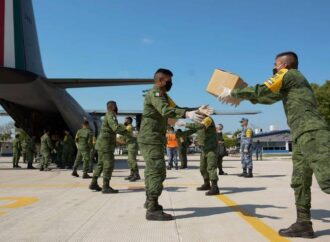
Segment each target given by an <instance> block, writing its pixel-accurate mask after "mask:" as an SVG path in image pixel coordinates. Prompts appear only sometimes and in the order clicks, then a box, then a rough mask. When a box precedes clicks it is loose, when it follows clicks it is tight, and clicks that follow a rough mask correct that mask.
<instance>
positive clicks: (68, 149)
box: [62, 130, 76, 169]
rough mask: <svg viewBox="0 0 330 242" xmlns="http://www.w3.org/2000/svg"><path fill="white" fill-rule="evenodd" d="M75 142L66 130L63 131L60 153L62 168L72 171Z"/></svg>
mask: <svg viewBox="0 0 330 242" xmlns="http://www.w3.org/2000/svg"><path fill="white" fill-rule="evenodd" d="M75 150H76V148H75V142H74V140H73V137H72V136H71V134H70V132H69V131H68V130H65V131H64V138H63V151H62V167H65V168H67V169H72V166H73V162H74V153H75Z"/></svg>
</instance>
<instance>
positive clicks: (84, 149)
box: [72, 120, 93, 179]
mask: <svg viewBox="0 0 330 242" xmlns="http://www.w3.org/2000/svg"><path fill="white" fill-rule="evenodd" d="M75 142H76V146H77V149H78V152H77V156H76V160H75V162H74V165H73V171H72V176H75V177H79V174H78V172H77V169H78V166H79V165H80V162H81V160H83V175H82V178H83V179H89V178H92V177H91V176H90V175H88V170H89V163H90V162H91V149H92V148H93V131H92V130H91V129H90V127H89V122H88V121H87V120H85V121H84V122H83V124H82V128H81V129H79V130H78V131H77V134H76V137H75Z"/></svg>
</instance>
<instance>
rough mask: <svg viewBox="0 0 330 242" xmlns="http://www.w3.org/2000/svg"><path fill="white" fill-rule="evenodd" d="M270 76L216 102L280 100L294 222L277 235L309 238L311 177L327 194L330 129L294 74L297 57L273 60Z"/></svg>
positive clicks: (302, 81)
mask: <svg viewBox="0 0 330 242" xmlns="http://www.w3.org/2000/svg"><path fill="white" fill-rule="evenodd" d="M273 73H274V76H273V77H271V78H270V79H268V80H267V81H265V82H264V84H261V85H259V84H258V85H256V86H255V87H247V88H242V89H235V90H230V89H228V90H226V91H225V92H224V93H223V94H222V95H221V96H220V99H221V100H222V101H223V102H227V101H228V99H227V98H228V97H230V96H232V97H236V98H240V99H246V100H249V101H251V102H252V103H253V104H255V103H261V104H273V103H275V102H277V101H280V100H282V101H283V106H284V110H285V114H286V116H287V120H288V125H289V127H290V128H291V132H292V136H293V137H292V138H293V157H292V160H293V173H292V182H291V187H292V188H293V189H294V192H295V200H296V208H297V221H296V222H295V223H294V224H292V225H291V226H290V227H289V228H287V229H281V230H280V231H279V234H280V235H282V236H287V237H308V238H310V237H313V236H314V231H313V226H312V222H311V215H310V208H311V185H312V175H313V173H314V174H315V177H316V180H317V181H318V184H319V186H320V187H321V189H322V191H324V192H325V193H327V194H329V193H330V159H329V157H330V128H329V125H328V124H327V123H326V122H325V120H324V119H323V118H322V117H321V114H320V113H319V112H318V111H317V103H316V99H315V95H314V93H313V90H312V88H311V86H310V84H309V83H308V81H307V80H306V78H305V77H304V76H303V74H302V73H301V72H300V71H298V56H297V55H296V54H295V53H294V52H284V53H281V54H279V55H277V56H276V59H275V68H274V69H273Z"/></svg>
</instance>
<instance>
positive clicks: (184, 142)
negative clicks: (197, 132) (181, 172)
mask: <svg viewBox="0 0 330 242" xmlns="http://www.w3.org/2000/svg"><path fill="white" fill-rule="evenodd" d="M190 135H191V134H190V133H187V132H186V131H184V132H182V130H181V129H178V130H177V131H176V136H177V139H178V142H179V157H180V161H181V166H180V169H186V168H187V167H188V166H187V163H188V159H187V149H188V147H189V145H190V140H189V136H190Z"/></svg>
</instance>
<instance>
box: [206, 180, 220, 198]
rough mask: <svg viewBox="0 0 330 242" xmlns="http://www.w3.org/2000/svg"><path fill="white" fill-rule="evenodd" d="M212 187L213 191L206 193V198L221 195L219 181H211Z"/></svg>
mask: <svg viewBox="0 0 330 242" xmlns="http://www.w3.org/2000/svg"><path fill="white" fill-rule="evenodd" d="M211 183H212V186H211V189H210V190H209V191H208V192H206V193H205V195H206V196H213V195H219V194H220V192H219V187H218V181H211Z"/></svg>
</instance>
